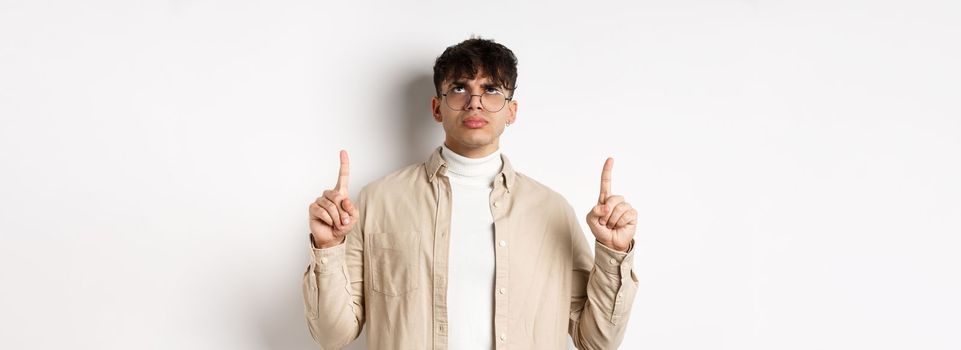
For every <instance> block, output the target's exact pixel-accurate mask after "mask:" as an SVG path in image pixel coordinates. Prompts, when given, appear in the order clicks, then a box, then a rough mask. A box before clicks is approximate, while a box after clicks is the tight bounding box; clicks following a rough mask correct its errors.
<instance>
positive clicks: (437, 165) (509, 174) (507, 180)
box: [424, 146, 517, 192]
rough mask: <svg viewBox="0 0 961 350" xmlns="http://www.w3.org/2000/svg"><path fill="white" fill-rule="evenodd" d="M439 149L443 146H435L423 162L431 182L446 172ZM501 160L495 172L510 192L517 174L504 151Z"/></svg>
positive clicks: (445, 165)
mask: <svg viewBox="0 0 961 350" xmlns="http://www.w3.org/2000/svg"><path fill="white" fill-rule="evenodd" d="M441 149H443V147H441V146H437V148H435V149H434V151H433V152H431V154H430V157H429V158H427V162H425V163H424V165H425V169H427V179H428V180H429V181H430V182H431V183H433V182H434V180H436V179H437V176H446V174H447V161H445V160H444V157H441V155H440V152H441ZM501 160H502V161H503V162H504V166H503V168H501V172H500V173H499V174H497V178H498V179H500V180H501V181H502V183H503V184H504V187H506V188H507V192H510V191H511V189H512V188H513V185H514V179H515V177H516V176H517V175H516V174H515V173H514V167H513V166H511V162H510V161H509V160H507V156H506V155H504V152H501Z"/></svg>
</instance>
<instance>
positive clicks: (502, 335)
mask: <svg viewBox="0 0 961 350" xmlns="http://www.w3.org/2000/svg"><path fill="white" fill-rule="evenodd" d="M505 340H507V334H504V333H501V341H505Z"/></svg>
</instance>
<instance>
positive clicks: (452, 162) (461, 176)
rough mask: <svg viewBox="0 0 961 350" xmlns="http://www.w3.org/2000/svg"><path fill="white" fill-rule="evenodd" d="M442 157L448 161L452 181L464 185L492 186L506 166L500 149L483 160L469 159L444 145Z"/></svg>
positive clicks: (482, 158) (448, 170)
mask: <svg viewBox="0 0 961 350" xmlns="http://www.w3.org/2000/svg"><path fill="white" fill-rule="evenodd" d="M440 155H441V157H442V158H444V160H445V161H447V175H448V176H449V177H450V179H451V181H453V182H457V183H462V184H469V185H484V186H491V184H492V183H493V182H494V179H496V178H497V174H499V173H500V172H501V168H502V166H503V165H504V164H503V163H504V162H503V161H502V160H501V151H500V149H499V148H498V149H497V150H496V151H494V152H493V153H491V154H488V155H486V156H483V157H481V158H467V157H464V156H462V155H460V154H457V153H455V152H454V151H452V150H451V149H450V148H447V145H444V144H442V145H441V152H440Z"/></svg>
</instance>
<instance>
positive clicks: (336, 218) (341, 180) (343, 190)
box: [307, 150, 357, 248]
mask: <svg viewBox="0 0 961 350" xmlns="http://www.w3.org/2000/svg"><path fill="white" fill-rule="evenodd" d="M349 175H350V160H349V158H348V157H347V151H345V150H341V151H340V174H339V175H338V176H337V185H336V186H334V188H333V189H330V190H327V191H324V194H323V195H322V196H320V197H317V199H316V200H314V202H312V203H310V206H309V207H308V209H307V211H308V213H309V215H308V217H309V220H308V222H309V225H310V232H311V234H312V236H313V237H314V245H315V246H316V247H317V248H330V247H333V246H336V245H338V244H341V243H343V242H344V237H346V236H347V233H348V232H350V230H351V229H352V228H353V227H354V223H355V221H356V219H357V208H355V207H354V205H353V203H351V202H350V194H349V193H348V191H347V179H348V176H349Z"/></svg>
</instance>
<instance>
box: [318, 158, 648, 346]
mask: <svg viewBox="0 0 961 350" xmlns="http://www.w3.org/2000/svg"><path fill="white" fill-rule="evenodd" d="M440 150H441V148H440V147H438V148H437V149H435V150H434V152H433V153H432V154H431V155H430V158H429V159H428V160H427V161H426V162H425V163H422V164H414V165H410V166H408V167H406V168H403V169H400V170H398V171H395V172H393V173H391V174H389V175H387V176H385V177H383V178H381V179H379V180H377V181H374V182H372V183H370V184H368V185H367V186H365V187H364V188H363V189H362V190H361V192H360V196H359V198H358V200H357V202H356V203H357V207H358V209H359V212H360V214H359V217H358V220H357V223H356V224H355V225H354V228H353V231H351V232H350V233H349V234H348V235H347V239H346V241H345V243H344V244H341V245H338V246H335V247H331V248H327V249H316V248H314V247H313V246H312V245H311V254H310V257H311V258H310V264H309V265H308V266H307V271H306V272H305V273H304V279H303V288H304V290H303V296H304V305H305V306H306V317H307V325H308V328H309V329H310V334H311V336H312V337H313V338H314V340H316V341H317V343H319V344H320V347H321V348H322V349H340V348H342V347H344V346H345V345H347V344H348V343H350V342H351V341H353V340H354V339H356V338H357V336H358V335H359V334H360V331H361V328H362V327H363V325H364V324H365V323H366V325H367V337H368V339H367V340H368V346H369V348H370V349H416V350H423V349H438V350H439V349H447V298H446V296H447V259H448V251H449V242H450V216H451V186H450V182H449V181H448V178H447V176H446V175H445V172H446V170H447V164H446V162H445V161H444V159H443V158H441V156H440ZM501 158H502V160H503V162H504V166H503V169H502V170H501V173H500V174H498V176H497V179H496V180H495V182H494V188H493V190H492V191H491V196H490V210H491V213H492V216H493V218H494V241H495V242H496V243H495V244H496V253H495V254H496V256H495V264H496V268H495V276H494V281H495V282H494V287H495V288H494V290H492V291H491V293H492V297H493V298H494V320H493V322H494V334H491V337H494V338H493V340H494V344H496V349H498V350H500V349H525V350H526V349H566V348H567V340H566V335H567V334H570V336H571V339H572V340H573V342H574V345H575V346H577V348H579V349H616V348H617V347H618V345H619V344H620V343H621V340H622V339H623V338H624V330H625V328H626V325H627V320H628V317H629V316H630V312H631V305H632V304H633V301H634V295H635V293H636V292H637V277H636V276H635V275H634V271H633V261H634V253H633V243H632V244H631V249H629V251H628V252H627V253H622V252H617V251H614V250H611V249H609V248H607V247H605V246H603V245H601V244H600V243H596V241H595V244H594V251H595V253H596V255H593V256H592V253H591V249H590V245H589V244H588V241H587V239H586V238H585V236H584V235H583V233H582V231H581V226H580V219H579V216H578V215H576V214H575V213H574V210H573V208H572V207H571V206H570V204H568V203H567V201H566V200H565V199H564V198H563V197H562V196H561V195H560V194H558V193H557V192H554V191H553V190H551V189H549V188H547V186H544V185H543V184H541V183H538V182H537V181H534V180H533V179H531V178H529V177H527V176H525V175H524V174H522V173H519V172H515V171H514V170H513V168H512V167H511V164H510V162H509V161H508V160H507V157H506V156H504V155H503V154H501ZM455 234H456V233H455Z"/></svg>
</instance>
